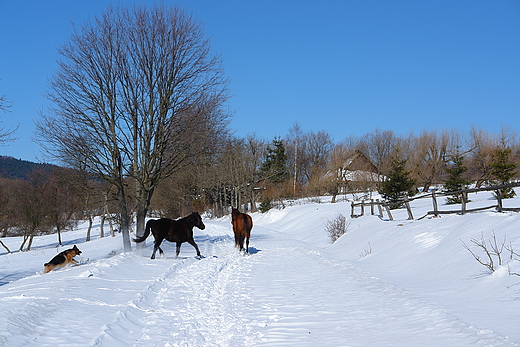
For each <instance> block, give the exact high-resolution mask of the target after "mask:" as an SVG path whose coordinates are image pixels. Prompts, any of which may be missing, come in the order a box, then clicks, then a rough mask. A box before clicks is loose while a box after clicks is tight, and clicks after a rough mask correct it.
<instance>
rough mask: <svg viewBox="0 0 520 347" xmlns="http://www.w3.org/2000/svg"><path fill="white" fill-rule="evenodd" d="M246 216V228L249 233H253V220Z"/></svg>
mask: <svg viewBox="0 0 520 347" xmlns="http://www.w3.org/2000/svg"><path fill="white" fill-rule="evenodd" d="M243 216H244V226H245V227H246V231H247V233H250V232H251V229H253V219H252V218H251V216H249V215H248V214H245V213H244V214H243Z"/></svg>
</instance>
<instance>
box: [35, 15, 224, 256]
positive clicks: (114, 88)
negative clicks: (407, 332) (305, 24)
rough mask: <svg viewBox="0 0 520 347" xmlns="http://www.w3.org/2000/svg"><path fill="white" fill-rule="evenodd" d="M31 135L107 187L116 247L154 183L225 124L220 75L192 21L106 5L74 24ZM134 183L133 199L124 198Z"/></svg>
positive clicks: (142, 212) (203, 147)
mask: <svg viewBox="0 0 520 347" xmlns="http://www.w3.org/2000/svg"><path fill="white" fill-rule="evenodd" d="M59 54H60V56H61V60H60V61H59V69H58V72H57V73H56V74H55V76H54V77H53V78H52V80H51V83H50V92H49V94H48V97H49V99H50V100H51V101H53V105H54V106H53V107H52V108H51V109H50V110H49V111H50V112H49V113H48V114H46V115H42V120H41V121H40V122H39V123H38V126H37V134H38V136H39V138H40V139H42V145H43V147H44V148H45V149H47V150H48V152H49V153H51V154H53V155H54V156H56V157H57V158H58V159H60V160H62V161H63V162H65V163H69V164H77V163H81V165H82V166H84V167H85V168H86V170H87V171H89V172H93V173H95V174H97V175H98V176H99V177H100V178H102V179H103V180H105V181H107V182H108V183H109V184H111V185H113V186H114V187H116V190H117V199H118V201H119V209H120V215H121V220H120V222H121V231H122V233H123V243H124V249H125V251H128V250H130V249H131V245H130V238H129V215H130V210H131V209H133V208H134V207H135V208H136V211H137V234H138V235H141V234H142V233H143V232H144V222H145V217H146V214H147V212H148V208H149V206H150V200H151V198H152V195H153V193H154V189H155V188H156V187H157V185H158V184H159V183H160V182H161V181H162V180H164V179H165V178H166V177H168V176H170V175H171V174H172V173H174V172H175V171H176V170H178V169H179V168H181V167H182V166H183V165H184V164H186V163H187V162H189V160H190V158H193V157H194V156H196V155H197V154H200V153H202V152H205V151H209V150H211V145H212V138H214V137H215V136H218V134H219V133H220V132H222V131H225V129H226V126H227V113H225V112H223V107H222V106H223V105H224V104H225V101H226V100H227V90H226V87H227V80H226V79H225V78H224V76H223V70H222V67H221V60H220V57H219V56H215V55H212V54H211V51H210V45H209V41H208V40H207V39H206V38H205V37H204V33H203V31H202V28H201V25H200V24H198V23H197V22H196V21H195V20H194V19H193V18H192V17H191V16H190V15H187V14H186V13H185V12H183V11H182V10H180V9H179V8H176V7H173V8H172V7H167V6H165V5H158V6H155V7H153V8H151V9H148V8H144V7H131V8H125V7H110V8H108V10H107V11H106V12H104V14H103V15H102V16H101V17H100V18H95V19H94V20H93V21H89V22H86V23H85V24H84V26H83V27H82V28H81V29H75V31H74V33H73V34H72V36H71V38H70V41H69V42H68V43H67V44H66V45H64V46H63V47H62V48H61V49H60V50H59ZM129 180H130V181H131V182H135V192H134V193H135V196H136V204H135V206H132V205H131V202H130V201H129V200H128V199H129V198H128V196H129V194H128V193H129V192H128V189H130V188H129V187H130V186H129V185H128V184H129Z"/></svg>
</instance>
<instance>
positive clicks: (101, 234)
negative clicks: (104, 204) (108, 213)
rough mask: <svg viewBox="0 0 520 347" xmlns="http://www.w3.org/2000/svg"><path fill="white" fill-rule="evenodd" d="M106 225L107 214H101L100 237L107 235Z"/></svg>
mask: <svg viewBox="0 0 520 347" xmlns="http://www.w3.org/2000/svg"><path fill="white" fill-rule="evenodd" d="M104 226H105V214H104V213H103V214H102V215H101V224H100V225H99V237H100V238H103V237H105V229H104Z"/></svg>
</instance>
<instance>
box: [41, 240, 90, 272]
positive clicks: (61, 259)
mask: <svg viewBox="0 0 520 347" xmlns="http://www.w3.org/2000/svg"><path fill="white" fill-rule="evenodd" d="M80 254H81V251H80V250H79V248H78V247H76V245H74V247H72V248H71V249H67V250H65V251H63V252H61V253H58V255H56V256H55V257H54V258H52V259H51V261H50V262H48V263H46V264H43V266H44V269H43V272H44V273H47V272H49V271H52V270H54V269H55V268H57V267H60V266H65V265H67V264H69V263H72V264H74V265H79V264H78V262H77V261H75V260H74V259H73V258H74V257H75V256H77V255H80Z"/></svg>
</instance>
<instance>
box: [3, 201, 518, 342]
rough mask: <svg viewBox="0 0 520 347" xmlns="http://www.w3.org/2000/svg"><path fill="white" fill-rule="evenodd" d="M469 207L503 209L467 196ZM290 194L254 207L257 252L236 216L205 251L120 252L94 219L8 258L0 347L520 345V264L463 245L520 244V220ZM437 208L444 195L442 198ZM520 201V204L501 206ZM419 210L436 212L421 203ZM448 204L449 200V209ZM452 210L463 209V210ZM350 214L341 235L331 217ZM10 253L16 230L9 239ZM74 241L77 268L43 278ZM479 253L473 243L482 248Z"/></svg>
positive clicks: (222, 222) (211, 227) (202, 234)
mask: <svg viewBox="0 0 520 347" xmlns="http://www.w3.org/2000/svg"><path fill="white" fill-rule="evenodd" d="M470 199H471V201H472V202H471V203H470V204H469V206H468V208H476V207H480V206H486V205H491V204H493V203H494V202H493V200H492V197H491V195H490V194H488V193H482V192H480V193H477V194H471V195H470ZM315 200H316V199H313V200H305V199H303V200H297V201H293V202H289V203H288V204H287V205H286V208H284V209H280V210H278V209H273V210H271V211H269V212H268V213H265V214H261V213H253V214H252V217H253V220H254V224H255V225H254V227H253V231H252V238H251V243H250V255H245V256H244V255H242V254H239V252H238V251H237V250H236V249H234V242H233V236H232V230H231V223H230V217H229V216H226V217H223V218H220V219H209V218H204V223H205V224H206V229H205V230H199V229H197V228H195V229H194V232H195V241H196V242H197V244H198V245H199V248H200V250H201V253H202V254H203V256H204V257H203V258H202V259H200V260H199V259H197V258H196V257H195V255H196V254H195V250H194V249H193V247H191V246H190V245H189V244H183V246H182V248H181V253H180V256H179V258H177V259H176V258H175V245H174V244H171V243H168V242H165V243H164V244H163V247H162V248H163V249H164V252H165V257H164V258H158V259H155V260H151V259H150V255H151V253H152V247H151V242H152V237H150V238H149V239H148V240H147V247H146V248H145V249H143V250H136V251H133V252H130V253H123V251H122V240H121V236H120V235H119V234H118V235H117V236H116V237H105V238H99V235H98V234H97V233H98V232H99V224H98V225H96V227H95V230H94V231H93V234H94V237H93V240H92V241H90V242H85V241H84V240H85V227H86V224H85V225H80V226H79V227H78V229H77V230H75V231H70V232H66V233H64V234H63V235H62V237H63V239H64V240H65V241H64V242H65V243H66V244H65V245H64V246H63V247H59V248H57V247H56V245H57V244H56V239H57V237H56V235H46V236H40V237H37V238H35V240H34V244H33V249H32V250H31V251H30V252H15V253H12V254H6V253H5V251H3V250H2V253H0V312H2V314H1V315H0V345H2V346H3V345H5V346H60V345H67V346H520V329H519V328H518V322H519V318H520V277H519V276H514V275H510V274H509V270H511V271H512V272H517V273H520V261H517V260H515V259H513V260H511V259H509V258H508V257H505V259H504V264H503V265H502V266H498V267H497V270H496V271H495V272H493V273H491V272H490V271H488V270H487V269H486V268H485V267H484V266H482V265H481V264H479V263H478V262H477V261H476V260H475V259H474V258H473V256H472V255H471V254H470V253H469V251H468V250H467V249H465V248H464V246H463V243H462V242H464V243H466V244H467V245H468V246H470V247H472V245H473V244H472V243H471V241H470V240H471V239H472V238H473V239H477V240H480V239H481V237H484V239H486V240H489V239H490V237H491V235H492V233H493V232H494V233H495V235H496V237H497V240H499V241H502V240H503V239H504V237H505V238H506V240H507V244H508V245H509V244H510V245H511V246H512V247H513V248H514V249H515V250H518V251H520V233H519V232H518V225H519V223H520V214H518V213H510V212H508V213H498V212H494V211H491V210H489V211H483V212H477V213H472V214H465V215H443V216H441V217H437V218H433V217H425V218H423V219H420V220H408V219H407V217H408V215H407V213H406V210H399V211H393V216H394V220H393V221H391V220H389V219H388V218H386V214H385V218H380V217H378V216H372V215H370V208H367V209H366V211H365V213H368V215H365V216H363V217H359V218H355V219H350V217H349V215H350V208H351V207H350V202H348V201H340V202H337V203H334V204H332V203H330V202H329V199H327V198H322V203H317V202H316V201H315ZM439 202H441V199H439ZM504 202H505V203H506V204H507V205H508V206H511V207H515V206H516V207H520V198H516V199H511V200H507V201H504ZM411 205H412V208H413V211H414V216H415V217H416V218H417V217H420V216H424V215H425V214H426V212H427V211H428V210H430V209H431V207H432V206H431V201H430V200H428V199H421V200H414V201H412V203H411ZM440 207H441V208H442V209H449V208H450V207H449V206H446V205H442V204H441V205H440ZM453 208H454V209H458V208H460V206H454V207H453ZM338 214H343V215H344V216H346V217H347V224H348V229H347V233H346V234H345V235H343V236H342V237H341V238H340V239H338V240H337V241H336V242H335V243H334V244H332V243H331V241H330V239H329V237H328V235H327V234H326V232H325V225H326V223H327V221H329V220H331V219H333V218H335V217H336V216H337V215H338ZM2 241H3V242H4V243H5V244H6V245H8V246H9V247H10V248H11V250H15V249H17V248H18V247H19V245H20V243H21V239H20V238H18V237H11V238H3V239H2ZM74 244H76V245H77V246H78V247H79V248H80V250H81V251H82V252H83V253H82V254H81V255H80V256H78V257H76V259H77V260H79V261H80V263H81V265H80V266H72V265H71V266H67V267H65V268H61V269H58V270H55V271H52V272H50V273H48V274H43V264H44V263H45V262H48V261H49V260H50V259H51V258H52V257H53V256H54V255H55V254H56V253H57V252H59V251H62V250H64V249H67V248H70V247H72V245H74ZM474 250H475V251H477V250H476V249H474Z"/></svg>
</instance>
